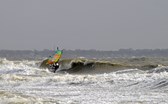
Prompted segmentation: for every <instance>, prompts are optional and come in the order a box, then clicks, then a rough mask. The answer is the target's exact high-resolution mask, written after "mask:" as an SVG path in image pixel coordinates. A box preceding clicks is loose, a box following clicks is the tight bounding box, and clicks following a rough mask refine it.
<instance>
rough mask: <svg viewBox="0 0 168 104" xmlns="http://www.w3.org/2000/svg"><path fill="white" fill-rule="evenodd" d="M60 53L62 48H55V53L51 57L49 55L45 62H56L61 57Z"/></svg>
mask: <svg viewBox="0 0 168 104" xmlns="http://www.w3.org/2000/svg"><path fill="white" fill-rule="evenodd" d="M62 53H63V51H62V50H59V49H58V48H57V50H56V51H55V54H54V55H53V56H52V57H50V58H49V59H48V61H47V64H54V63H57V62H58V61H59V59H60V58H61V56H62Z"/></svg>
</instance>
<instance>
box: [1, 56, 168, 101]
mask: <svg viewBox="0 0 168 104" xmlns="http://www.w3.org/2000/svg"><path fill="white" fill-rule="evenodd" d="M39 63H40V62H39V61H26V60H25V61H9V60H6V59H0V103H1V104H13V103H16V104H18V103H20V104H22V103H23V104H30V103H37V104H55V103H58V104H123V103H126V104H158V103H159V104H167V103H168V99H167V96H168V72H167V71H168V67H167V66H166V65H164V66H162V65H160V66H158V67H156V68H152V69H148V70H140V69H138V67H137V68H130V67H125V66H124V67H122V69H121V68H120V70H119V69H118V70H115V71H111V72H109V71H108V72H107V73H95V74H89V73H85V74H79V73H78V74H74V73H71V74H68V73H64V74H62V73H51V72H49V71H48V70H47V69H41V68H39ZM113 66H114V65H113ZM97 67H98V66H96V70H97ZM106 67H107V66H106ZM106 67H104V68H106ZM100 68H103V67H100ZM109 68H110V67H108V69H109ZM111 68H113V67H111ZM123 68H125V69H123ZM141 68H143V67H141ZM93 70H95V69H93ZM97 71H100V70H97Z"/></svg>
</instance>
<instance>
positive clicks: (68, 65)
mask: <svg viewBox="0 0 168 104" xmlns="http://www.w3.org/2000/svg"><path fill="white" fill-rule="evenodd" d="M128 61H129V60H128ZM46 62H47V60H44V61H43V62H42V63H41V65H40V67H41V68H49V66H48V65H47V64H46ZM59 64H60V68H59V69H58V71H57V72H66V73H76V74H85V73H90V74H97V73H110V72H114V71H118V70H124V69H135V68H138V69H141V70H150V69H153V68H156V67H158V65H157V64H146V65H144V64H142V65H140V64H130V63H129V62H128V63H120V62H113V61H107V60H96V59H85V58H77V59H63V60H61V61H60V62H59Z"/></svg>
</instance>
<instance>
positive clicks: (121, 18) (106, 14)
mask: <svg viewBox="0 0 168 104" xmlns="http://www.w3.org/2000/svg"><path fill="white" fill-rule="evenodd" d="M56 46H59V47H60V48H64V49H97V50H117V49H120V48H133V49H144V48H145V49H155V48H160V49H162V48H168V0H0V49H9V50H10V49H12V50H18V49H19V50H25V49H37V50H43V49H53V48H54V47H56Z"/></svg>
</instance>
